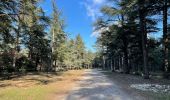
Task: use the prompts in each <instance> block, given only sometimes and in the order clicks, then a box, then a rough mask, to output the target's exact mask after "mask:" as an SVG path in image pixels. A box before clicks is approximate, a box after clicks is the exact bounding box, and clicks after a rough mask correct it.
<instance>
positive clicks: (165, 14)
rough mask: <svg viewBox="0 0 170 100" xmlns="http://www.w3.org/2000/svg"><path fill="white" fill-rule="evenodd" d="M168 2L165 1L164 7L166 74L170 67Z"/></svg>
mask: <svg viewBox="0 0 170 100" xmlns="http://www.w3.org/2000/svg"><path fill="white" fill-rule="evenodd" d="M167 3H168V2H167V0H164V6H163V49H164V69H165V73H168V66H169V62H168V61H169V58H168V52H169V50H168V42H169V40H168V31H167V24H168V22H167V19H168V8H167Z"/></svg>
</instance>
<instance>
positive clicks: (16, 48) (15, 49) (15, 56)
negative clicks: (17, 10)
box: [12, 16, 20, 69]
mask: <svg viewBox="0 0 170 100" xmlns="http://www.w3.org/2000/svg"><path fill="white" fill-rule="evenodd" d="M19 34H20V17H19V16H18V29H17V32H16V41H15V47H14V57H13V62H12V67H13V68H14V69H15V68H16V59H17V56H18V47H19Z"/></svg>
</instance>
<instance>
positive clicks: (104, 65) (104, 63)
mask: <svg viewBox="0 0 170 100" xmlns="http://www.w3.org/2000/svg"><path fill="white" fill-rule="evenodd" d="M105 67H106V62H105V57H104V56H103V69H105Z"/></svg>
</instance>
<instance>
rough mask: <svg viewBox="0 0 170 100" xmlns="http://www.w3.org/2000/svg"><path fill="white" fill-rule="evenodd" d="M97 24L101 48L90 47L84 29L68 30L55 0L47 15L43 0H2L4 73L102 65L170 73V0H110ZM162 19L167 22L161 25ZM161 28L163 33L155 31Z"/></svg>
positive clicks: (126, 70) (0, 42)
mask: <svg viewBox="0 0 170 100" xmlns="http://www.w3.org/2000/svg"><path fill="white" fill-rule="evenodd" d="M108 2H109V5H105V6H103V7H102V8H101V13H102V15H103V16H101V17H99V18H98V19H97V20H96V21H95V23H94V27H95V30H94V31H97V32H98V33H99V34H98V37H97V42H96V45H95V47H96V53H93V52H91V51H88V50H87V48H86V47H85V44H84V42H83V39H82V37H81V35H80V34H79V35H77V36H76V37H75V38H74V39H73V38H69V37H70V36H69V34H68V33H66V32H65V31H64V29H65V27H66V26H65V22H64V19H63V18H62V15H61V11H60V10H58V8H57V5H56V2H55V0H51V4H52V10H53V11H52V13H51V16H46V13H45V12H44V10H43V9H42V8H41V6H39V5H40V3H41V2H40V1H39V0H19V1H14V0H1V2H0V69H1V70H0V71H1V74H4V73H12V72H29V71H57V70H67V69H81V68H92V67H98V68H103V69H109V70H112V71H117V72H121V73H126V74H129V73H132V74H139V75H142V76H144V78H146V79H147V78H149V75H151V74H152V73H155V72H157V73H161V74H162V75H163V76H164V77H168V76H169V74H168V73H169V71H170V64H169V63H170V53H169V47H170V24H169V19H168V18H169V8H170V3H169V2H170V1H169V0H108ZM161 25H162V26H161ZM160 34H162V36H161V38H158V37H154V36H155V35H157V36H159V35H160Z"/></svg>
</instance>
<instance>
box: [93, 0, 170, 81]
mask: <svg viewBox="0 0 170 100" xmlns="http://www.w3.org/2000/svg"><path fill="white" fill-rule="evenodd" d="M108 1H109V0H108ZM169 8H170V1H169V0H110V3H109V5H106V6H104V7H102V9H101V12H102V13H103V16H102V17H100V18H98V19H97V21H96V23H95V24H94V26H95V30H96V31H97V32H100V34H99V36H98V38H97V49H98V57H97V58H95V59H96V60H95V61H96V63H97V65H98V66H101V67H103V68H104V69H110V70H112V71H118V72H121V73H126V74H129V73H132V74H139V75H142V76H143V77H144V78H146V79H148V78H149V76H150V75H154V73H161V74H162V76H164V77H168V76H169V74H168V73H169V71H170V53H169V52H170V51H169V47H170V24H169V15H170V13H169V11H170V10H169ZM159 35H162V36H161V38H158V37H159ZM155 36H157V37H155Z"/></svg>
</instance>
